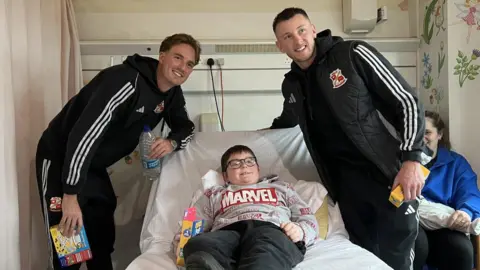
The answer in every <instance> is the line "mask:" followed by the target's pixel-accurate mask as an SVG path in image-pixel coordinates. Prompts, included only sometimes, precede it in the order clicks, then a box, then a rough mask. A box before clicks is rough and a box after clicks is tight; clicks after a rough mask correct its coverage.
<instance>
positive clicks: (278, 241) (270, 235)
mask: <svg viewBox="0 0 480 270" xmlns="http://www.w3.org/2000/svg"><path fill="white" fill-rule="evenodd" d="M221 166H222V172H223V178H224V180H225V185H216V186H213V187H211V188H209V189H207V190H206V191H205V193H204V194H203V196H201V197H200V198H199V200H198V201H197V202H196V203H195V205H194V207H195V208H196V211H197V219H204V221H205V231H207V232H205V233H202V234H199V235H197V236H194V237H193V238H191V239H190V240H188V242H187V243H186V245H185V247H184V249H183V255H184V258H185V266H186V268H187V269H232V268H238V269H243V268H248V269H291V268H293V267H295V266H296V265H297V264H298V263H300V262H301V261H303V258H304V254H305V251H306V248H307V247H308V246H310V245H312V244H313V243H314V242H315V240H316V239H317V236H318V224H317V221H316V219H315V217H314V215H313V214H312V212H311V210H310V208H309V207H308V206H307V204H306V203H305V202H304V201H302V200H301V199H300V197H299V195H298V194H297V193H296V192H295V190H294V189H293V187H292V185H290V184H288V183H285V182H283V181H282V180H280V179H279V178H278V176H275V175H274V176H267V177H263V178H260V177H259V167H258V164H257V159H256V157H255V155H254V153H253V151H252V150H251V149H250V148H248V147H247V146H243V145H236V146H233V147H231V148H230V149H228V150H227V151H226V152H225V153H224V154H223V156H222V159H221Z"/></svg>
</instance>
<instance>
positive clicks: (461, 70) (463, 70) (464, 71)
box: [453, 49, 480, 87]
mask: <svg viewBox="0 0 480 270" xmlns="http://www.w3.org/2000/svg"><path fill="white" fill-rule="evenodd" d="M479 57H480V50H479V49H474V50H473V51H472V54H471V55H470V57H468V56H467V55H466V54H465V53H463V52H462V51H460V50H459V51H458V55H457V65H455V67H454V73H453V75H458V83H459V84H460V87H463V84H464V83H465V81H466V80H467V79H468V80H470V81H473V80H475V78H476V76H477V75H478V73H479V72H480V65H476V64H472V62H473V61H476V60H477V59H478V58H479Z"/></svg>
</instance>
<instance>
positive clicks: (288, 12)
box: [272, 7, 310, 33]
mask: <svg viewBox="0 0 480 270" xmlns="http://www.w3.org/2000/svg"><path fill="white" fill-rule="evenodd" d="M298 14H300V15H303V17H305V18H307V19H309V20H310V18H309V17H308V15H307V12H305V10H303V9H301V8H296V7H289V8H286V9H284V10H282V11H281V12H280V13H278V14H277V16H276V17H275V19H273V25H272V28H273V32H274V33H275V31H276V30H277V25H278V24H279V23H281V22H284V21H288V20H290V19H291V18H293V17H294V16H295V15H298Z"/></svg>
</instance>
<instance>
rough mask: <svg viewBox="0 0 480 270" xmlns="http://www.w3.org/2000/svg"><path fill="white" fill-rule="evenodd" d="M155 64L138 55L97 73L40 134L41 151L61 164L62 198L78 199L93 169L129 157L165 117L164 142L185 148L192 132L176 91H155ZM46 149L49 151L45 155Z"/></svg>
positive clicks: (179, 92) (181, 97) (183, 101)
mask: <svg viewBox="0 0 480 270" xmlns="http://www.w3.org/2000/svg"><path fill="white" fill-rule="evenodd" d="M157 65H158V61H157V60H155V59H153V58H149V57H142V56H140V55H137V54H135V55H133V56H129V57H128V58H127V59H126V60H125V61H124V62H123V63H122V64H120V65H116V66H112V67H110V68H106V69H104V70H102V71H101V72H99V74H98V75H97V76H95V78H93V79H92V80H91V81H90V82H89V83H88V84H87V85H85V86H84V87H83V88H82V89H81V90H80V92H79V93H78V94H77V95H75V96H74V97H73V98H72V99H71V100H70V101H69V102H68V103H67V104H66V105H65V106H64V107H63V109H62V110H61V111H60V113H59V114H58V115H57V116H56V117H55V118H54V119H53V120H52V121H51V122H50V124H49V126H48V128H47V129H46V130H45V131H44V133H43V134H42V137H41V139H40V142H39V143H40V144H42V147H41V149H44V150H43V151H48V155H49V156H51V157H54V159H55V160H56V161H57V162H61V163H62V167H63V170H62V179H61V181H62V185H63V192H64V193H66V194H78V193H80V191H81V188H82V185H83V184H84V182H85V178H86V175H87V172H88V171H89V170H91V169H105V168H107V167H108V166H110V165H112V164H114V163H115V162H117V161H118V160H120V159H121V158H123V157H125V156H126V155H128V154H129V153H131V152H132V151H133V150H134V149H135V147H136V146H137V145H138V142H139V138H140V134H141V132H142V130H143V127H144V125H148V126H150V128H152V129H153V128H154V127H155V126H156V125H157V124H158V123H159V122H160V120H161V119H162V118H163V119H164V120H165V123H166V124H167V125H168V126H169V128H170V130H171V132H170V133H169V135H168V139H172V140H175V141H176V142H177V145H178V146H177V149H175V150H179V149H182V148H185V147H186V145H187V144H188V142H189V141H190V140H191V138H192V136H193V132H194V124H193V122H192V121H191V120H190V119H189V117H188V114H187V111H186V108H185V98H184V96H183V93H182V89H181V87H180V86H176V87H173V88H172V89H170V90H169V91H167V92H165V93H162V92H160V90H159V88H158V87H157V83H156V71H157ZM45 149H47V150H45Z"/></svg>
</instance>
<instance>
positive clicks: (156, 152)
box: [150, 138, 173, 158]
mask: <svg viewBox="0 0 480 270" xmlns="http://www.w3.org/2000/svg"><path fill="white" fill-rule="evenodd" d="M171 152H173V145H172V142H171V141H170V140H168V139H163V138H157V140H156V141H155V142H154V143H153V144H152V152H151V153H150V157H151V158H163V157H164V156H166V155H168V154H170V153H171Z"/></svg>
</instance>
